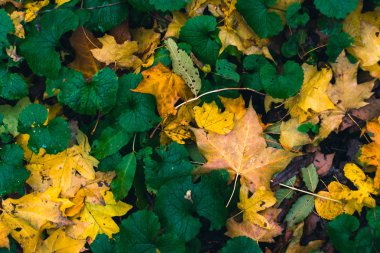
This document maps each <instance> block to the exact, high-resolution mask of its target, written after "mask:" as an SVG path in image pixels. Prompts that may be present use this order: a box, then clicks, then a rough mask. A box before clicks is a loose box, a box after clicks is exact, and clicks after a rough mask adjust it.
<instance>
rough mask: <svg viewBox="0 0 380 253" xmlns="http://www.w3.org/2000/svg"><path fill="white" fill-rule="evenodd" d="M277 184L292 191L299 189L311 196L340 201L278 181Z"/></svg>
mask: <svg viewBox="0 0 380 253" xmlns="http://www.w3.org/2000/svg"><path fill="white" fill-rule="evenodd" d="M279 185H281V186H283V187H286V188H289V189H292V190H294V191H299V192H302V193H306V194H309V195H312V196H314V197H317V198H321V199H327V200H330V201H334V202H338V203H342V202H341V201H339V200H336V199H332V198H328V197H324V196H321V195H318V194H315V193H312V192H308V191H304V190H301V189H298V188H295V187H292V186H289V185H286V184H282V183H279Z"/></svg>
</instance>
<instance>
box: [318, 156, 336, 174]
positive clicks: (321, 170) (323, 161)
mask: <svg viewBox="0 0 380 253" xmlns="http://www.w3.org/2000/svg"><path fill="white" fill-rule="evenodd" d="M334 156H335V153H332V154H323V153H321V152H319V151H317V152H316V153H315V156H314V161H313V163H314V166H315V167H316V168H317V173H318V175H320V176H326V175H327V173H329V171H330V169H331V167H332V163H333V160H334Z"/></svg>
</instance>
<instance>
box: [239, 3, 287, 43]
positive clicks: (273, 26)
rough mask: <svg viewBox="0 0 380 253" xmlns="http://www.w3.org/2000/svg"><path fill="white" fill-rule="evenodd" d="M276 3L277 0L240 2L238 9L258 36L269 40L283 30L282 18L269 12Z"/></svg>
mask: <svg viewBox="0 0 380 253" xmlns="http://www.w3.org/2000/svg"><path fill="white" fill-rule="evenodd" d="M275 3H276V0H238V1H237V4H236V9H237V10H238V11H239V13H240V14H241V15H242V16H243V17H244V19H245V20H246V21H247V23H248V25H249V26H250V27H251V28H252V29H253V30H254V31H255V33H257V35H259V36H260V37H261V38H268V37H271V36H273V35H277V34H278V33H280V32H281V31H282V29H283V24H282V21H281V18H280V16H279V15H278V14H277V13H275V12H273V11H268V9H269V8H270V7H272V6H273V5H274V4H275Z"/></svg>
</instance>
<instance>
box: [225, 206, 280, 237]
mask: <svg viewBox="0 0 380 253" xmlns="http://www.w3.org/2000/svg"><path fill="white" fill-rule="evenodd" d="M280 211H281V210H280V209H276V208H273V207H270V208H268V209H266V210H265V211H263V213H262V215H263V216H264V218H265V219H266V220H267V221H268V222H269V227H270V228H271V229H265V228H262V227H259V226H257V225H255V224H253V223H251V222H248V221H243V222H241V223H239V222H237V221H235V220H234V219H231V218H230V219H228V220H227V224H226V227H227V232H226V235H227V236H229V237H237V236H246V237H249V238H251V239H252V240H255V241H259V242H274V239H273V238H274V237H276V236H279V235H281V232H282V227H281V226H280V225H279V224H278V223H277V216H278V214H279V213H280Z"/></svg>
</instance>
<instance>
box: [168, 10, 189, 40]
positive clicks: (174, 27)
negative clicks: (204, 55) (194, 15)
mask: <svg viewBox="0 0 380 253" xmlns="http://www.w3.org/2000/svg"><path fill="white" fill-rule="evenodd" d="M186 21H187V16H186V14H184V13H182V12H179V11H174V12H173V19H172V22H170V24H169V26H168V29H167V30H166V33H165V36H164V38H169V37H174V38H178V37H179V31H180V30H181V27H182V26H183V25H184V24H185V23H186Z"/></svg>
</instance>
